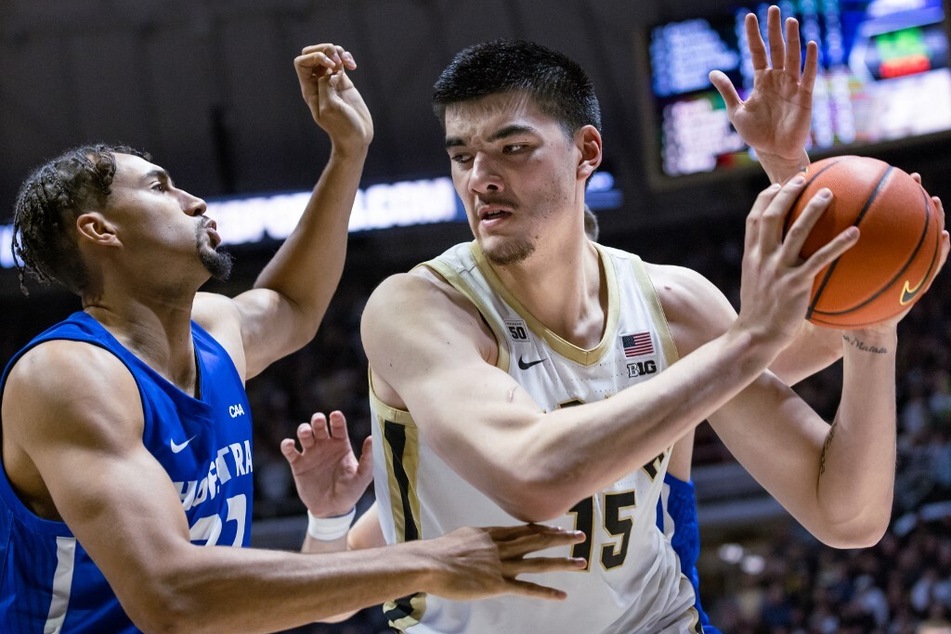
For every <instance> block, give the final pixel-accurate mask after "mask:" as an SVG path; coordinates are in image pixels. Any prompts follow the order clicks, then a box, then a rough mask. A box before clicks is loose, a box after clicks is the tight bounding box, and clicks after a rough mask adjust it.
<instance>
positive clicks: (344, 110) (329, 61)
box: [294, 43, 373, 150]
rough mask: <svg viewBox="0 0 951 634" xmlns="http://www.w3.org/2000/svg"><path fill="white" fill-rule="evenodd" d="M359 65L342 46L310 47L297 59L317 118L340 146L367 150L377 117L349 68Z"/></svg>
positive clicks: (296, 66) (306, 97)
mask: <svg viewBox="0 0 951 634" xmlns="http://www.w3.org/2000/svg"><path fill="white" fill-rule="evenodd" d="M356 67H357V64H356V62H355V61H354V59H353V55H351V54H350V52H349V51H347V50H345V49H344V48H343V47H342V46H338V45H335V44H329V43H328V44H315V45H312V46H306V47H304V49H303V50H302V51H301V54H300V55H298V56H297V57H296V58H294V69H295V70H296V71H297V79H298V81H299V82H300V87H301V94H302V95H303V97H304V101H306V102H307V106H308V107H309V108H310V112H311V115H312V116H313V118H314V121H316V122H317V125H319V126H320V127H321V128H322V129H323V130H324V131H326V132H327V134H328V135H329V136H330V139H331V141H332V142H333V143H334V145H335V147H339V149H344V150H345V149H349V148H351V147H354V148H357V149H365V148H366V146H367V145H369V143H370V141H372V140H373V119H372V117H371V116H370V111H369V109H368V108H367V106H366V104H365V103H364V101H363V97H362V96H361V95H360V92H359V91H358V90H357V88H356V86H354V85H353V81H351V79H350V77H349V75H348V74H347V71H348V70H349V71H352V70H355V69H356Z"/></svg>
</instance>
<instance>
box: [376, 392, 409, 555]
mask: <svg viewBox="0 0 951 634" xmlns="http://www.w3.org/2000/svg"><path fill="white" fill-rule="evenodd" d="M369 395H370V402H371V411H372V412H374V413H375V415H376V420H374V421H373V423H374V424H375V425H377V427H378V428H379V430H380V436H381V437H382V438H383V440H384V442H383V447H382V449H383V455H384V456H385V458H386V473H387V478H386V479H387V483H388V485H389V487H388V488H389V490H390V513H391V514H392V515H393V526H394V528H395V531H396V538H397V540H398V541H400V542H405V541H412V540H414V539H419V538H420V520H419V518H420V511H419V492H418V489H417V486H416V482H417V479H418V475H419V429H418V428H417V427H416V423H415V422H414V421H413V417H412V416H411V415H410V413H409V412H407V411H405V410H401V409H396V408H395V407H390V406H389V405H387V404H386V403H384V402H383V401H381V400H380V399H379V397H378V396H377V395H376V391H375V390H374V389H373V376H372V374H371V375H370V386H369Z"/></svg>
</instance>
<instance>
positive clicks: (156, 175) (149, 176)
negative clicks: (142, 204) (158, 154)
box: [141, 167, 172, 185]
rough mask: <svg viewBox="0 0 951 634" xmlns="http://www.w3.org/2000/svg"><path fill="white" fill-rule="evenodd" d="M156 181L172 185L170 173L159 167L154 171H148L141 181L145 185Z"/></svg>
mask: <svg viewBox="0 0 951 634" xmlns="http://www.w3.org/2000/svg"><path fill="white" fill-rule="evenodd" d="M154 179H158V180H160V181H162V182H163V183H166V184H168V185H171V184H172V177H171V176H169V174H168V172H167V171H165V170H164V169H162V168H161V167H158V168H156V169H154V170H149V171H147V172H146V173H145V174H143V175H142V178H141V181H142V182H143V183H146V182H148V181H150V180H154Z"/></svg>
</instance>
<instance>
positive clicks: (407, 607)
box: [383, 592, 426, 632]
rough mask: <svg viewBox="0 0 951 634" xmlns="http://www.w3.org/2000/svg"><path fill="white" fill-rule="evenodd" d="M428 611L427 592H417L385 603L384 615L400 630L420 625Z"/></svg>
mask: <svg viewBox="0 0 951 634" xmlns="http://www.w3.org/2000/svg"><path fill="white" fill-rule="evenodd" d="M425 612H426V593H425V592H417V593H416V594H411V595H409V596H406V597H402V598H399V599H396V600H395V601H387V602H386V603H384V604H383V616H385V617H386V620H387V621H388V622H389V624H390V627H392V628H393V629H394V630H396V631H398V632H406V630H407V629H408V628H410V627H413V626H414V625H418V624H419V623H420V621H421V620H422V618H423V614H424V613H425Z"/></svg>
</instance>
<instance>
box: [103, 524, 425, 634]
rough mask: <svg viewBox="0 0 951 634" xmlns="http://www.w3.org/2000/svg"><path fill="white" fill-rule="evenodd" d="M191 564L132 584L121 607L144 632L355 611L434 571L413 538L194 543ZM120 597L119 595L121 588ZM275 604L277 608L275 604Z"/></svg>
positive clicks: (416, 587)
mask: <svg viewBox="0 0 951 634" xmlns="http://www.w3.org/2000/svg"><path fill="white" fill-rule="evenodd" d="M190 550H191V552H189V553H188V563H186V564H183V565H181V566H178V567H177V568H176V570H175V571H174V572H172V573H166V574H164V576H161V577H159V578H158V579H156V578H155V577H150V580H151V581H152V583H151V584H143V585H142V586H141V587H138V588H136V590H135V592H134V597H132V598H131V600H130V598H126V600H125V601H124V606H126V610H127V611H128V612H129V614H130V616H131V617H132V619H133V621H134V622H135V623H136V625H138V626H139V627H140V628H143V629H145V630H146V631H163V632H179V631H181V632H189V633H200V632H273V631H279V630H285V629H290V628H292V627H296V626H300V625H304V624H306V623H310V622H314V621H319V620H322V619H326V618H328V617H331V616H333V615H338V614H341V613H346V612H354V611H356V610H358V609H360V608H363V607H366V606H370V605H376V604H379V603H383V602H385V601H388V600H390V599H393V598H395V597H400V596H405V595H407V594H411V593H413V592H417V591H426V590H429V591H431V590H433V589H434V588H432V587H429V586H430V585H431V584H432V582H433V579H435V575H436V570H435V568H432V567H430V564H431V563H432V562H431V560H430V558H428V557H425V556H424V551H423V550H422V549H421V548H420V546H419V545H418V544H417V543H413V544H401V545H399V546H397V547H392V548H390V549H388V550H387V554H386V557H385V558H383V557H380V554H379V552H378V551H376V550H364V551H358V552H349V553H337V554H325V555H320V556H315V557H304V556H301V555H295V554H293V553H282V552H277V551H267V550H258V549H231V548H219V547H214V548H202V547H192V548H191V549H190ZM120 598H122V597H121V595H120ZM276 606H277V607H276Z"/></svg>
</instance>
